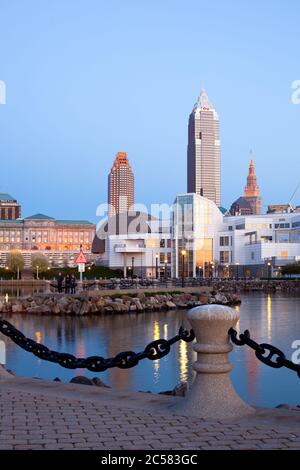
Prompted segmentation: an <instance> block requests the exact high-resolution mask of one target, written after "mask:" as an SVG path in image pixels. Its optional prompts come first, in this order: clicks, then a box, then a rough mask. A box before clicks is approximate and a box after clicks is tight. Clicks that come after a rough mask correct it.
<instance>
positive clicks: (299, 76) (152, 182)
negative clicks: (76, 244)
mask: <svg viewBox="0 0 300 470" xmlns="http://www.w3.org/2000/svg"><path fill="white" fill-rule="evenodd" d="M299 17H300V2H299V1H297V0H294V1H293V0H288V1H285V2H284V1H283V0H281V1H276V0H264V1H263V2H262V1H255V0H251V1H243V2H241V1H238V0H236V1H230V0H225V1H224V0H219V1H218V0H212V1H210V2H207V1H201V0H195V1H194V0H185V1H176V0H165V1H162V0H160V1H157V0H151V1H150V0H149V1H133V0H127V1H121V0H119V1H117V0H115V1H114V0H112V1H109V2H108V1H102V0H26V1H24V0H0V21H1V25H0V45H1V49H0V50H1V54H0V80H3V81H4V82H5V84H6V104H5V105H0V155H1V181H0V192H8V193H10V194H12V195H13V196H15V197H16V198H17V199H18V200H19V202H20V203H21V204H22V209H23V216H28V215H31V214H33V213H36V212H42V213H45V214H47V215H50V216H53V217H57V218H64V219H66V218H70V219H90V220H91V221H96V220H97V218H96V207H97V205H98V204H100V203H103V202H106V201H107V175H108V172H109V170H110V168H111V165H112V162H113V159H114V156H115V154H116V153H117V152H118V151H126V152H127V154H128V157H129V161H130V163H131V165H132V167H133V170H134V174H135V201H136V202H138V203H145V204H147V205H149V204H151V203H152V202H153V203H158V202H162V203H172V202H173V200H174V198H175V195H176V193H182V192H186V145H187V124H188V117H189V113H190V112H191V110H192V107H193V104H194V103H195V101H196V99H197V97H198V95H199V92H200V89H201V88H204V89H205V90H206V92H207V94H208V96H209V98H210V100H211V101H212V102H213V103H214V105H215V108H216V110H217V112H218V113H219V117H220V131H221V162H222V205H223V206H224V207H229V206H230V205H231V203H232V202H233V201H234V200H235V199H236V198H237V197H239V196H240V195H242V192H243V189H244V186H245V182H246V176H247V172H248V165H249V158H250V157H249V151H250V149H253V153H254V160H255V167H256V174H257V178H258V183H259V185H260V188H261V191H262V198H263V206H266V205H267V204H269V203H287V202H288V201H289V199H290V196H291V195H292V193H293V191H294V189H295V188H296V186H297V184H298V183H299V181H300V176H299V174H300V172H299V169H300V160H299V154H300V145H299V135H300V127H299V124H300V104H299V105H297V104H293V103H292V99H291V97H292V93H293V90H292V83H293V82H294V81H295V80H300V62H299V43H300V37H299V36H300V32H299ZM293 202H294V204H298V203H300V189H299V191H298V193H297V195H296V197H295V198H294V201H293ZM263 209H264V210H265V209H266V207H264V208H263Z"/></svg>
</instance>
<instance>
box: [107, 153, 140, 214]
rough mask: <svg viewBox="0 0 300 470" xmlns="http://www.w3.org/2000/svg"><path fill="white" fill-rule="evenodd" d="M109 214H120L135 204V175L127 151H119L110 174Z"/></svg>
mask: <svg viewBox="0 0 300 470" xmlns="http://www.w3.org/2000/svg"><path fill="white" fill-rule="evenodd" d="M108 204H109V216H110V217H112V216H114V215H117V214H120V213H122V212H126V211H128V210H129V209H131V208H132V207H133V205H134V176H133V171H132V169H131V166H130V164H129V161H128V157H127V154H126V152H118V153H117V155H116V158H115V160H114V163H113V166H112V169H111V171H110V173H109V175H108Z"/></svg>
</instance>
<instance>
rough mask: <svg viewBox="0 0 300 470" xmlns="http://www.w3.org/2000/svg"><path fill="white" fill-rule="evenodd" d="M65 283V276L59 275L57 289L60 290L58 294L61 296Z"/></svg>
mask: <svg viewBox="0 0 300 470" xmlns="http://www.w3.org/2000/svg"><path fill="white" fill-rule="evenodd" d="M63 282H64V278H63V275H62V273H58V276H57V289H58V292H59V293H60V294H61V293H62V291H63V288H62V286H63Z"/></svg>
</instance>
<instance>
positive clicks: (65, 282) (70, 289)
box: [57, 273, 76, 294]
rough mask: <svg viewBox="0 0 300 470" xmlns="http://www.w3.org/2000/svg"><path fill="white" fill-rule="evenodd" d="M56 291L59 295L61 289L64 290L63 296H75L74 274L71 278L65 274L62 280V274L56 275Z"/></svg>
mask: <svg viewBox="0 0 300 470" xmlns="http://www.w3.org/2000/svg"><path fill="white" fill-rule="evenodd" d="M57 289H58V292H59V293H62V292H63V289H65V294H76V277H75V276H74V274H72V276H70V275H69V274H67V275H66V277H65V278H64V276H63V275H62V273H58V276H57Z"/></svg>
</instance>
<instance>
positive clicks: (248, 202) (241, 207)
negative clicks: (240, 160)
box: [230, 160, 261, 215]
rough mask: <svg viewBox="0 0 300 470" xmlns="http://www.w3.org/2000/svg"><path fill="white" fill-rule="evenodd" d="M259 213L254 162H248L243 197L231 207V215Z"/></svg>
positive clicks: (259, 199)
mask: <svg viewBox="0 0 300 470" xmlns="http://www.w3.org/2000/svg"><path fill="white" fill-rule="evenodd" d="M260 213H261V197H260V189H259V186H258V185H257V181H256V175H255V169H254V162H253V160H251V161H250V166H249V174H248V177H247V184H246V186H245V190H244V195H243V196H242V197H239V198H238V199H237V200H236V201H234V203H233V204H232V205H231V208H230V214H231V215H259V214H260Z"/></svg>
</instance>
